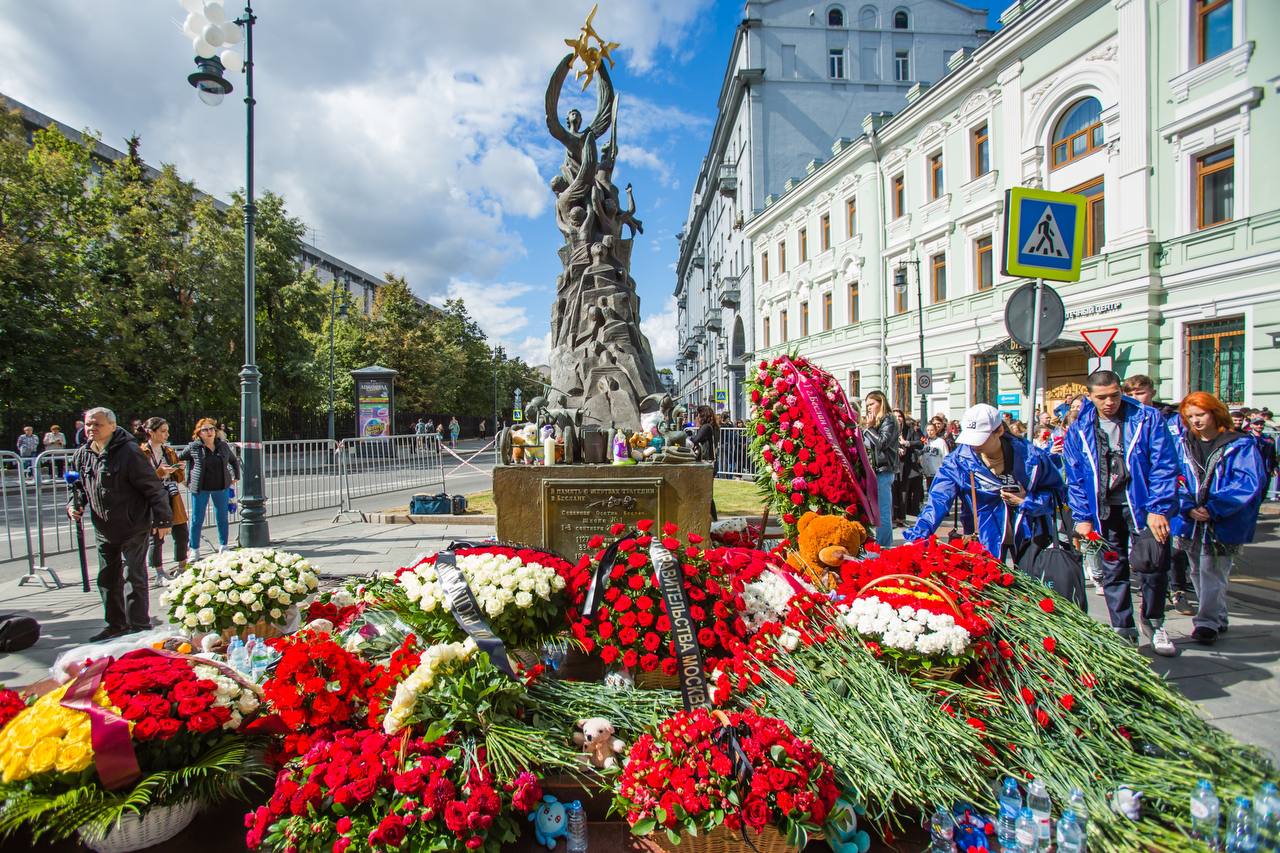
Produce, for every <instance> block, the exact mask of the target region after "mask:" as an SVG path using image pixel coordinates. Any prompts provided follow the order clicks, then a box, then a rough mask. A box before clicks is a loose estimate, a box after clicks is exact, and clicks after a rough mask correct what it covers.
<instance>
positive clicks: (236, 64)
mask: <svg viewBox="0 0 1280 853" xmlns="http://www.w3.org/2000/svg"><path fill="white" fill-rule="evenodd" d="M222 64H223V66H224V67H225V68H226V69H227V70H228V71H243V70H244V59H243V58H241V56H240V51H238V50H224V51H223V52H222Z"/></svg>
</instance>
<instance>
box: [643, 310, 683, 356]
mask: <svg viewBox="0 0 1280 853" xmlns="http://www.w3.org/2000/svg"><path fill="white" fill-rule="evenodd" d="M676 319H677V317H676V298H675V297H674V296H668V297H667V302H666V304H665V305H664V306H662V311H661V312H660V313H658V314H650V315H649V316H648V317H645V318H643V319H642V320H641V321H640V331H642V332H644V334H645V337H647V338H648V339H649V348H650V349H652V350H653V363H654V365H655V366H657V367H660V368H661V367H671V366H672V364H673V363H674V362H675V360H676V347H678V346H679V345H680V341H679V339H678V335H677V332H676Z"/></svg>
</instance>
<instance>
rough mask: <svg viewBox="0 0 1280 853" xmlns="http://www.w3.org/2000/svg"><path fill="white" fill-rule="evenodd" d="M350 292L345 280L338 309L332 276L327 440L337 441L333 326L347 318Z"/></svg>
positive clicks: (336, 291) (336, 290)
mask: <svg viewBox="0 0 1280 853" xmlns="http://www.w3.org/2000/svg"><path fill="white" fill-rule="evenodd" d="M350 292H351V280H350V278H348V279H347V286H346V287H344V288H343V289H342V307H341V308H339V307H338V278H337V276H334V279H333V287H332V289H331V290H330V293H329V440H330V441H334V440H336V439H337V432H336V430H335V429H334V425H333V325H334V323H335V322H336V321H337V318H338V317H343V318H345V317H346V316H347V304H348V297H349V296H350Z"/></svg>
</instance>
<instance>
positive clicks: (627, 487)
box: [542, 477, 663, 559]
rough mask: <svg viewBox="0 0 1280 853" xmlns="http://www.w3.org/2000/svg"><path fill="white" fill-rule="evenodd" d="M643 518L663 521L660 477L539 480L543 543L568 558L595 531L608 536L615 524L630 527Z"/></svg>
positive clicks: (583, 547)
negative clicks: (540, 485) (540, 486)
mask: <svg viewBox="0 0 1280 853" xmlns="http://www.w3.org/2000/svg"><path fill="white" fill-rule="evenodd" d="M643 518H652V519H654V520H655V521H657V522H659V523H661V522H662V520H663V519H662V478H661V477H645V478H636V477H629V478H627V479H625V480H623V479H618V480H610V479H590V480H544V481H543V483H542V542H543V544H544V545H545V546H546V547H548V548H550V549H551V550H553V551H555V552H556V553H558V554H563V555H565V556H566V557H567V558H569V559H573V558H574V557H575V556H576V555H578V554H583V553H585V552H586V551H587V541H588V540H589V539H591V537H592V536H595V535H596V534H597V533H599V534H600V535H602V536H604V537H606V538H608V536H609V528H610V527H611V526H612V525H613V524H614V523H616V522H622V523H623V524H625V525H627V526H629V527H630V526H633V525H635V523H636V522H637V521H640V520H641V519H643Z"/></svg>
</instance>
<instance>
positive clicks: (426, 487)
mask: <svg viewBox="0 0 1280 853" xmlns="http://www.w3.org/2000/svg"><path fill="white" fill-rule="evenodd" d="M232 447H233V448H235V449H236V451H237V453H238V452H239V448H238V447H237V446H236V445H234V444H233V445H232ZM174 449H175V450H179V449H181V448H174ZM262 449H263V483H264V487H265V491H266V497H267V503H266V509H267V516H268V517H269V518H274V517H279V516H283V515H290V514H293V513H299V512H308V511H312V510H318V509H328V508H334V509H339V510H350V509H351V508H352V501H353V500H356V499H358V498H363V497H369V496H372V495H377V494H382V493H385V492H393V491H400V490H407V489H422V490H423V491H433V492H436V491H444V489H445V473H444V467H443V464H442V454H441V450H440V443H439V440H438V439H436V437H435V436H415V435H401V436H389V437H385V438H361V439H347V440H345V441H342V442H335V441H329V440H327V439H315V440H299V441H267V442H263V448H262ZM73 453H74V451H72V450H49V451H45V452H44V453H41V454H40V455H39V456H36V457H34V458H31V459H24V458H21V457H19V456H18V455H17V454H16V453H13V452H11V451H0V512H2V513H3V516H2V518H0V520H2V521H3V534H2V538H0V560H5V561H9V560H22V559H25V560H26V562H27V574H26V576H24V577H23V578H22V580H21V583H22V584H27V583H37V582H38V583H42V584H44V585H45V586H51V587H59V586H62V583H61V582H60V581H59V580H58V577H57V575H56V574H55V573H54V571H53V570H52V569H51V568H49V566H48V558H49V557H50V556H52V555H55V554H63V553H67V552H70V551H73V550H75V548H76V537H75V523H74V522H72V521H71V519H69V518H68V517H67V513H66V505H67V501H68V498H69V496H70V487H69V486H68V485H67V483H66V481H65V480H64V479H63V473H64V472H65V471H66V469H67V465H68V463H69V457H70V456H71V455H72V454H73ZM188 470H189V466H188ZM241 485H242V484H237V487H236V495H235V505H236V509H238V506H239V502H240V499H241V497H242V492H241V488H240V486H241ZM182 491H183V493H184V499H185V500H186V504H187V512H188V514H189V515H193V514H194V500H193V498H192V495H191V492H190V490H189V489H186V488H184V489H183V490H182ZM237 516H238V512H236V511H233V512H232V513H231V514H230V520H231V522H232V523H234V522H235V521H236V520H237ZM193 520H194V519H193ZM214 522H215V518H214V508H213V506H212V505H211V504H210V505H209V506H208V507H207V508H206V510H205V513H204V516H203V518H202V519H201V527H202V532H203V537H202V538H203V539H205V540H209V541H212V539H211V538H210V537H216V532H215V531H216V525H215V523H214ZM84 528H85V538H86V545H87V546H88V547H89V548H93V547H95V545H96V539H95V536H94V534H93V525H92V524H90V523H89V522H88V520H87V519H86V520H85V524H84Z"/></svg>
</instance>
